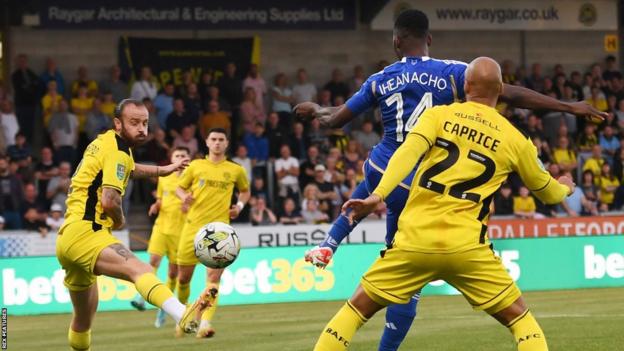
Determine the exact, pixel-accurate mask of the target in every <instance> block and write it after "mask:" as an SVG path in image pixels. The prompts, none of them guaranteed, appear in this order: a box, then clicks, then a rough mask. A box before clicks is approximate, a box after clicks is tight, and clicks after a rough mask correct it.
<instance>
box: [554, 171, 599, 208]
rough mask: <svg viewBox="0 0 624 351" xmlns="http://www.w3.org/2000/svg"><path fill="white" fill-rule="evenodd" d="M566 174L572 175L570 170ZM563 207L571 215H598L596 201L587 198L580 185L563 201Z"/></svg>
mask: <svg viewBox="0 0 624 351" xmlns="http://www.w3.org/2000/svg"><path fill="white" fill-rule="evenodd" d="M565 175H566V176H567V177H572V175H571V174H570V172H566V174H565ZM561 207H562V209H563V211H564V212H565V213H566V214H567V215H568V216H570V217H577V216H579V215H583V216H589V215H593V216H596V215H598V210H597V208H596V203H595V202H593V201H589V200H587V198H586V197H585V195H583V190H581V189H580V188H579V187H576V188H575V189H574V192H573V193H572V194H570V195H568V196H567V197H566V198H565V200H564V201H563V202H562V203H561Z"/></svg>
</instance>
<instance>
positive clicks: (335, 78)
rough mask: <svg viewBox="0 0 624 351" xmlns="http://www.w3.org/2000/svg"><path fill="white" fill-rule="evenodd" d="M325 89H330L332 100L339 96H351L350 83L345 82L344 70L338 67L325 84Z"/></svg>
mask: <svg viewBox="0 0 624 351" xmlns="http://www.w3.org/2000/svg"><path fill="white" fill-rule="evenodd" d="M323 89H326V90H329V92H330V94H331V101H334V99H335V98H336V97H337V96H342V97H343V98H345V99H346V98H347V97H349V85H347V83H345V82H344V76H343V74H342V71H341V70H340V69H338V68H335V69H334V70H333V71H332V77H331V80H330V81H329V82H327V84H325V86H324V87H323Z"/></svg>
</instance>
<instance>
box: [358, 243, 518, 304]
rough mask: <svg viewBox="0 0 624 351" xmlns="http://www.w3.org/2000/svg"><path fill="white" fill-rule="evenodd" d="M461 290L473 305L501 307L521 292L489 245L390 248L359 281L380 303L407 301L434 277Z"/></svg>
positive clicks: (368, 293) (369, 294) (403, 302)
mask: <svg viewBox="0 0 624 351" xmlns="http://www.w3.org/2000/svg"><path fill="white" fill-rule="evenodd" d="M439 279H441V280H445V281H446V282H447V283H449V284H450V285H452V286H453V287H455V288H456V289H457V290H459V291H460V292H461V293H462V294H463V295H464V297H465V298H466V299H467V300H468V302H469V303H470V304H471V305H472V307H473V308H474V309H477V310H485V311H486V312H488V313H490V314H492V313H496V312H498V311H501V310H503V309H505V308H507V307H509V306H511V304H512V303H513V302H514V301H515V300H516V299H518V298H519V297H520V295H521V293H520V290H519V289H518V287H517V286H516V283H514V281H513V280H512V279H511V277H510V276H509V274H508V273H507V270H506V269H505V267H504V266H503V264H502V263H501V261H500V258H498V257H497V256H495V255H494V252H493V251H492V250H491V249H490V248H489V247H488V246H485V245H484V246H482V247H479V248H475V249H472V250H469V251H465V252H458V253H448V254H439V253H422V252H414V251H404V250H401V249H400V248H396V247H395V248H391V249H389V250H387V251H386V252H385V255H384V256H383V257H380V258H378V259H377V260H376V261H375V262H374V263H373V265H372V266H371V267H370V268H369V269H368V271H367V272H366V273H365V274H364V276H363V277H362V279H361V281H360V283H361V284H362V287H363V288H364V291H365V292H366V294H367V295H368V296H369V297H370V298H371V299H372V300H373V301H375V302H377V303H379V304H381V305H389V304H405V303H407V302H409V299H410V298H411V297H412V296H413V295H414V293H416V292H417V291H418V290H420V289H422V288H423V287H424V286H425V285H426V284H427V283H429V282H431V281H435V280H439Z"/></svg>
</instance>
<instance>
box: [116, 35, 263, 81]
mask: <svg viewBox="0 0 624 351" xmlns="http://www.w3.org/2000/svg"><path fill="white" fill-rule="evenodd" d="M259 58H260V40H259V39H258V38H257V37H255V38H237V39H154V38H133V37H121V38H120V39H119V64H120V66H121V68H122V70H123V71H124V74H126V75H128V76H129V75H133V76H134V77H138V75H139V73H140V69H141V67H143V66H149V67H150V68H151V69H152V73H153V74H154V76H155V77H156V78H158V81H159V83H160V84H161V85H162V84H164V83H167V82H173V83H174V84H176V85H179V84H182V75H183V73H184V71H190V72H191V74H192V75H193V80H194V81H196V82H197V81H199V78H200V77H201V75H202V73H203V72H207V71H208V72H211V73H212V74H213V77H214V78H215V79H217V80H218V79H219V77H220V76H221V75H222V74H223V69H224V67H225V65H226V64H227V63H228V62H234V63H235V64H236V67H237V68H238V69H237V71H238V72H247V71H248V70H249V65H250V64H251V63H252V62H253V63H259Z"/></svg>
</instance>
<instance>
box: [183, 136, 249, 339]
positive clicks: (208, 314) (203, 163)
mask: <svg viewBox="0 0 624 351" xmlns="http://www.w3.org/2000/svg"><path fill="white" fill-rule="evenodd" d="M228 145H229V142H228V136H227V133H226V131H225V130H224V129H222V128H214V129H212V130H210V131H209V132H208V137H207V138H206V146H208V156H206V158H205V159H202V160H194V161H192V162H191V164H190V165H189V167H188V168H187V169H186V170H184V173H182V177H181V178H180V182H179V183H178V185H179V187H178V190H177V193H178V196H179V197H180V199H182V203H183V205H184V206H188V207H189V210H188V213H187V216H186V223H185V224H184V229H182V236H181V238H180V244H179V247H178V270H179V274H178V297H179V299H180V301H182V302H183V303H184V302H185V301H186V300H187V299H188V297H189V295H190V282H191V278H192V277H193V271H194V270H195V265H196V264H197V263H198V261H197V257H196V256H195V247H194V244H193V242H194V239H195V234H196V233H197V231H198V230H199V229H200V228H201V227H203V226H204V225H206V224H208V223H210V222H224V223H229V222H230V219H233V218H236V217H237V216H238V214H239V213H240V211H241V210H242V209H243V207H244V206H245V204H246V203H247V201H248V200H249V197H250V192H249V184H248V181H247V172H245V169H244V168H243V167H242V166H240V165H239V164H237V163H234V162H231V161H228V160H227V159H226V157H225V152H226V150H227V147H228ZM234 188H236V189H237V190H238V201H237V203H236V205H232V206H230V204H231V203H232V197H233V195H234ZM221 274H223V269H210V268H209V269H208V277H207V285H208V289H213V288H214V289H218V288H219V281H220V280H221ZM216 305H217V301H215V302H214V303H212V307H210V308H208V309H207V310H206V311H205V312H204V313H203V315H202V316H201V325H200V327H199V330H198V331H197V337H199V338H204V337H212V336H213V335H214V333H215V331H214V329H213V328H212V326H211V324H210V321H211V320H212V316H213V315H214V313H215V310H216ZM177 335H180V333H179V332H178V333H177Z"/></svg>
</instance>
